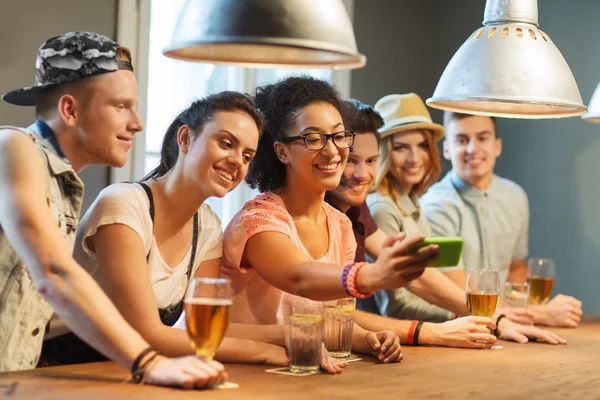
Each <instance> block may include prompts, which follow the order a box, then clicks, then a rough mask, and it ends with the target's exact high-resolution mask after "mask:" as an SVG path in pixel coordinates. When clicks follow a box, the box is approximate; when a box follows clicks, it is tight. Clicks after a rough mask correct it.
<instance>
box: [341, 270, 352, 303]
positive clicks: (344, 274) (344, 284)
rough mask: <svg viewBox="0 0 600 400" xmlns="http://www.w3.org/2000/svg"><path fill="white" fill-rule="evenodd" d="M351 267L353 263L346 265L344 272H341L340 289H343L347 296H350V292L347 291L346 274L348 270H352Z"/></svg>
mask: <svg viewBox="0 0 600 400" xmlns="http://www.w3.org/2000/svg"><path fill="white" fill-rule="evenodd" d="M353 265H354V263H350V264H348V265H346V266H345V267H344V272H342V287H343V288H344V292H346V294H347V295H348V296H352V293H350V290H349V289H348V272H349V271H350V268H352V266H353Z"/></svg>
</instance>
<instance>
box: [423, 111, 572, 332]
mask: <svg viewBox="0 0 600 400" xmlns="http://www.w3.org/2000/svg"><path fill="white" fill-rule="evenodd" d="M444 127H445V129H446V139H445V140H444V157H445V158H446V159H448V160H450V161H451V162H452V170H451V171H450V172H448V174H447V175H446V176H445V177H444V178H443V179H442V180H441V181H440V182H438V183H436V184H435V185H433V186H432V187H431V188H429V190H428V191H427V193H425V195H424V196H423V197H422V198H421V206H422V208H423V210H424V212H425V215H426V216H427V219H428V220H429V224H430V225H431V229H432V231H433V234H434V235H435V236H461V237H462V238H463V239H464V240H465V247H464V250H463V254H462V260H461V262H460V263H459V265H458V266H457V267H454V268H449V269H446V270H445V271H444V272H445V273H446V275H447V276H448V277H449V278H450V279H452V280H453V281H454V282H456V283H457V284H458V285H459V286H461V287H464V286H465V284H466V272H465V270H467V269H471V268H493V269H497V270H498V271H499V272H500V281H501V283H502V284H503V283H504V282H506V281H510V282H524V281H525V280H526V279H527V268H526V264H525V258H526V257H527V253H528V250H529V249H528V236H529V202H528V199H527V194H526V193H525V191H524V190H523V188H521V187H520V186H519V185H517V184H516V183H515V182H512V181H510V180H508V179H505V178H501V177H499V176H497V175H495V174H494V167H495V165H496V159H497V158H498V157H500V154H501V153H502V139H500V138H499V137H498V135H497V130H496V120H495V119H494V118H492V117H484V116H474V115H467V114H457V113H451V112H446V113H445V114H444ZM528 310H529V311H531V312H532V313H533V315H534V320H535V323H536V324H542V325H549V326H570V327H575V326H577V325H579V322H580V317H581V314H582V312H581V302H580V301H579V300H577V299H575V298H573V297H571V296H565V295H557V296H556V297H555V298H554V299H552V300H551V301H550V302H549V303H548V304H547V305H545V306H531V307H529V308H528Z"/></svg>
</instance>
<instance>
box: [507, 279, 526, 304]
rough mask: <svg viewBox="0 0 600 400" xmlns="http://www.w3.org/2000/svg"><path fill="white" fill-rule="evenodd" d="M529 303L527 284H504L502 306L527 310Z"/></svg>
mask: <svg viewBox="0 0 600 400" xmlns="http://www.w3.org/2000/svg"><path fill="white" fill-rule="evenodd" d="M528 303H529V283H528V282H504V290H503V292H502V305H503V306H504V307H510V308H527V304H528Z"/></svg>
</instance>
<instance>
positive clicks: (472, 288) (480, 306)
mask: <svg viewBox="0 0 600 400" xmlns="http://www.w3.org/2000/svg"><path fill="white" fill-rule="evenodd" d="M466 292H467V307H468V308H469V311H470V312H471V315H477V316H479V317H492V316H493V315H494V313H495V312H496V308H497V307H498V301H499V300H500V279H499V277H498V271H497V270H495V269H486V268H476V269H470V270H468V271H467V287H466Z"/></svg>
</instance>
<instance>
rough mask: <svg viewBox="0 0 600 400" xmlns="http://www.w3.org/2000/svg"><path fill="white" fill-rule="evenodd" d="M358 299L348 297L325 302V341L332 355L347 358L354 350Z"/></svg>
mask: <svg viewBox="0 0 600 400" xmlns="http://www.w3.org/2000/svg"><path fill="white" fill-rule="evenodd" d="M355 311H356V299H355V298H354V297H346V298H343V299H339V300H333V301H326V302H323V318H324V320H325V321H324V324H325V333H324V339H323V342H324V343H325V348H326V349H327V351H328V352H329V355H330V356H331V357H335V358H346V357H349V356H350V351H351V350H352V329H353V328H354V312H355Z"/></svg>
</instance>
